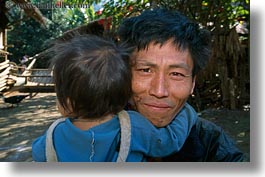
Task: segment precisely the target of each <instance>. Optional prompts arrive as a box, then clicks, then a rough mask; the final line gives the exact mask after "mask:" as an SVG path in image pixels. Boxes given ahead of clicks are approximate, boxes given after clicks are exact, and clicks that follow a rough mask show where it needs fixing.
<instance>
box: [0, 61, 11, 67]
mask: <svg viewBox="0 0 265 177" xmlns="http://www.w3.org/2000/svg"><path fill="white" fill-rule="evenodd" d="M8 63H9V60H6V61H4V62H2V63H0V67H1V66H2V65H6V64H8Z"/></svg>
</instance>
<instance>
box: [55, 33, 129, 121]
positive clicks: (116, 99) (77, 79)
mask: <svg viewBox="0 0 265 177" xmlns="http://www.w3.org/2000/svg"><path fill="white" fill-rule="evenodd" d="M50 51H52V53H53V54H54V56H53V59H52V66H53V68H54V69H53V76H54V83H55V89H56V94H57V97H58V101H59V103H60V105H61V106H62V107H63V108H64V109H66V110H68V111H72V112H71V114H72V115H74V116H75V117H83V118H85V117H89V118H97V117H101V116H103V115H106V114H109V113H113V114H116V113H117V112H119V111H121V110H122V109H123V108H124V107H125V105H126V103H127V102H128V99H129V98H130V96H131V71H130V66H129V52H128V51H127V49H126V48H125V47H122V46H117V45H116V44H115V43H114V42H113V41H110V40H105V39H103V38H100V37H97V36H94V35H80V36H75V37H73V38H72V39H70V40H67V41H63V42H62V41H59V42H57V43H55V45H54V46H53V47H52V48H51V50H50Z"/></svg>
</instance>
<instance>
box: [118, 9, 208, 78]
mask: <svg viewBox="0 0 265 177" xmlns="http://www.w3.org/2000/svg"><path fill="white" fill-rule="evenodd" d="M118 34H119V37H120V40H121V41H122V42H126V43H128V44H129V45H130V46H133V47H135V48H136V49H138V51H139V50H144V49H146V48H147V47H148V45H149V44H150V43H152V42H154V43H155V44H160V45H163V44H164V43H165V42H167V41H168V40H173V42H174V44H175V46H176V47H177V48H178V49H180V50H186V49H188V51H189V52H190V54H191V56H192V60H193V63H194V68H193V75H195V74H197V72H198V71H199V70H201V69H202V68H204V67H205V66H206V64H207V63H208V60H209V58H210V55H211V34H210V32H209V31H208V30H206V29H203V28H202V27H200V26H199V24H197V23H195V22H193V21H191V20H190V19H188V18H187V17H186V16H184V15H183V14H181V13H180V12H178V11H176V10H174V11H173V10H167V9H162V8H161V9H154V10H146V11H144V12H143V13H142V14H141V15H139V16H136V17H131V18H128V19H125V20H124V21H123V22H122V24H121V25H120V28H119V30H118Z"/></svg>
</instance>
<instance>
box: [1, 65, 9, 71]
mask: <svg viewBox="0 0 265 177" xmlns="http://www.w3.org/2000/svg"><path fill="white" fill-rule="evenodd" d="M7 67H9V64H8V63H7V64H4V65H1V66H0V71H1V70H2V69H5V68H7Z"/></svg>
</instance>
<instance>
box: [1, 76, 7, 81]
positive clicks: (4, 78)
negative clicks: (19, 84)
mask: <svg viewBox="0 0 265 177" xmlns="http://www.w3.org/2000/svg"><path fill="white" fill-rule="evenodd" d="M7 78H8V75H4V76H0V82H2V81H5V82H6V81H7Z"/></svg>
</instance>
